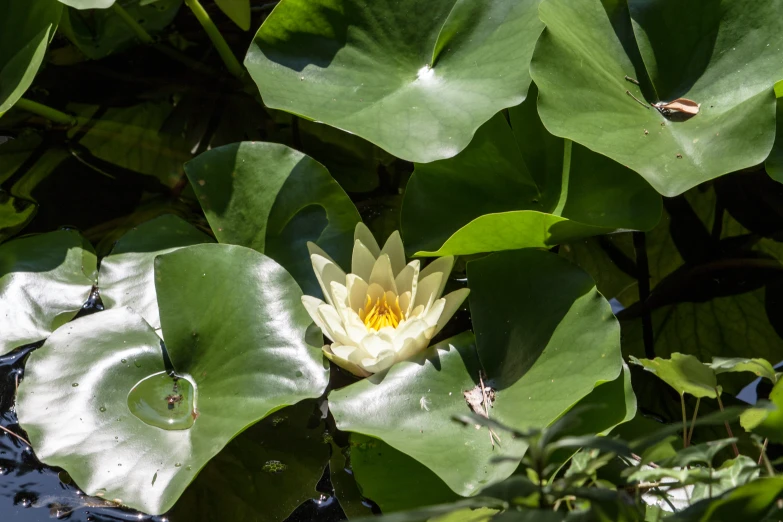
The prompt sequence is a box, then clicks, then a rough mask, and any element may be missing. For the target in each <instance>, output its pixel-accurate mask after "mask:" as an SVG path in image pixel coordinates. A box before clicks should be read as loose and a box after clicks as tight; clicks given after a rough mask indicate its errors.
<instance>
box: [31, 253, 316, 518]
mask: <svg viewBox="0 0 783 522" xmlns="http://www.w3.org/2000/svg"><path fill="white" fill-rule="evenodd" d="M156 286H157V294H158V301H159V304H160V313H161V322H162V325H163V333H164V336H165V338H166V343H167V346H166V347H167V350H168V354H169V356H170V359H171V361H172V363H173V365H174V369H175V370H176V372H177V375H179V376H181V377H182V378H180V379H179V380H178V381H177V388H175V387H174V382H173V380H172V379H171V378H169V377H168V376H166V375H165V374H160V373H159V372H163V371H164V369H165V366H164V359H163V352H162V350H161V341H160V338H159V337H158V336H157V335H156V333H155V331H154V330H153V329H152V327H150V326H149V325H148V324H147V323H146V322H145V321H144V320H143V319H142V318H141V317H140V316H138V315H136V314H135V313H134V312H132V311H131V310H129V309H127V308H118V309H114V310H107V311H105V312H100V313H98V314H94V315H91V316H88V317H84V318H82V319H78V320H76V321H74V322H72V323H70V324H68V325H65V326H63V327H62V328H60V329H59V330H58V331H57V332H55V334H54V335H52V336H51V337H50V338H49V340H48V341H47V343H46V344H45V345H44V346H43V347H42V348H41V349H39V350H37V351H36V352H33V354H32V355H31V357H30V359H29V361H28V363H27V373H26V377H25V380H24V382H23V384H22V385H21V386H20V390H19V392H20V394H19V403H18V412H19V420H20V423H21V424H22V426H23V427H24V428H25V429H26V430H27V432H28V434H29V435H30V439H31V442H32V443H33V447H34V449H35V451H36V454H37V455H38V457H39V458H40V459H41V460H42V461H43V462H45V463H47V464H50V465H53V466H59V467H62V468H64V469H66V470H67V471H68V472H69V474H70V475H71V477H73V479H74V481H75V482H76V483H77V484H78V485H79V486H80V488H82V489H83V490H85V491H86V492H87V493H88V494H93V495H94V494H102V495H103V496H105V497H106V498H111V499H114V498H119V499H121V501H122V502H123V503H124V504H126V505H129V506H131V507H134V508H137V509H140V510H142V511H145V512H148V513H156V514H157V513H162V512H164V511H166V510H168V509H169V508H170V507H171V506H172V505H173V504H174V502H175V501H176V500H177V498H178V497H179V496H180V495H181V494H182V492H183V491H184V490H185V488H186V487H187V485H188V484H189V483H190V482H191V481H192V480H193V478H194V477H195V476H196V474H197V473H198V472H199V470H200V469H201V468H202V467H203V466H204V465H205V464H206V463H207V461H208V460H209V459H211V458H212V457H213V456H215V455H216V454H217V453H218V452H219V451H220V450H221V449H223V447H224V446H225V445H226V444H227V443H228V442H229V441H230V440H231V439H232V438H233V437H234V436H236V435H237V434H238V433H239V432H241V431H243V430H244V429H246V428H247V427H248V426H250V425H252V424H254V423H255V422H256V421H258V420H260V419H262V418H264V417H265V416H267V415H269V414H270V413H272V412H274V411H276V410H278V409H280V408H282V407H284V406H286V405H291V404H294V403H296V402H298V401H300V400H302V399H305V398H314V397H317V396H319V395H320V394H321V393H322V392H323V390H324V388H325V387H326V383H327V371H326V370H325V368H324V366H323V362H322V355H321V351H320V348H319V347H314V346H309V345H308V344H307V343H306V342H305V335H306V331H307V328H308V326H309V324H310V319H309V316H308V315H307V313H306V312H305V311H304V310H303V309H302V307H301V303H300V302H299V299H300V295H301V292H300V290H299V288H298V287H297V285H296V283H295V282H294V280H293V279H292V278H291V276H290V275H288V274H287V273H286V272H285V270H283V269H282V268H281V267H280V266H279V265H277V264H276V263H274V262H273V261H272V260H270V259H269V258H267V257H265V256H263V255H261V254H259V253H258V252H255V251H253V250H250V249H246V248H243V247H237V246H228V245H210V244H207V245H197V246H192V247H186V248H183V249H180V250H177V251H176V252H173V253H170V254H166V255H164V256H160V257H159V258H158V260H157V262H156ZM151 376H155V377H154V379H157V380H159V384H158V385H154V384H153V385H150V386H152V388H151V389H150V388H148V385H147V384H139V383H140V381H142V379H147V378H151ZM145 382H153V383H154V382H155V381H145ZM137 385H138V386H137ZM132 389H133V390H134V391H133V393H130V392H131V390H132ZM189 389H191V390H193V391H188V390H189ZM178 395H179V396H181V399H179V400H178V399H177V397H178ZM188 396H190V397H192V398H193V399H192V401H189V400H188ZM129 404H131V405H133V406H132V407H133V408H134V410H135V411H137V412H139V413H138V416H137V414H134V413H133V412H132V411H131V406H129ZM153 412H154V414H153ZM169 418H172V419H173V420H176V421H177V424H176V425H177V426H178V427H181V428H186V427H187V425H188V424H191V423H192V426H191V427H190V428H186V429H176V430H174V429H162V428H160V427H157V426H156V425H154V424H158V425H161V423H163V424H162V425H167V424H165V422H167V421H168V419H169ZM77 419H78V420H77ZM142 419H144V420H142ZM150 422H153V424H150Z"/></svg>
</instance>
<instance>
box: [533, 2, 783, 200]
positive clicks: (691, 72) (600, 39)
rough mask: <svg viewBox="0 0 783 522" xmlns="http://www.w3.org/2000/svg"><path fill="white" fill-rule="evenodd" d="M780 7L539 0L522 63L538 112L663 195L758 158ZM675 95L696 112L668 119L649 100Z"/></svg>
mask: <svg viewBox="0 0 783 522" xmlns="http://www.w3.org/2000/svg"><path fill="white" fill-rule="evenodd" d="M781 8H783V4H781V2H780V1H779V0H773V1H770V2H764V3H763V4H759V3H758V2H755V1H753V0H694V1H692V2H688V3H687V4H683V3H682V2H678V1H677V0H653V1H649V0H629V1H628V11H626V12H622V10H620V11H617V12H607V9H605V8H604V6H603V5H602V2H601V0H544V2H542V4H541V9H540V16H541V19H542V20H543V21H544V23H545V24H546V26H547V29H546V30H545V31H544V33H543V35H542V36H541V39H540V40H539V42H538V45H537V46H536V52H535V53H534V55H533V59H532V62H531V74H532V77H533V80H534V81H535V82H536V84H537V85H538V87H539V89H540V91H541V92H540V96H539V102H538V108H539V112H540V114H541V119H542V120H543V122H544V125H546V127H547V129H549V131H550V132H552V133H553V134H555V135H557V136H562V137H565V138H569V139H572V140H574V141H576V142H578V143H581V144H582V145H584V146H586V147H588V148H590V149H592V150H594V151H596V152H599V153H601V154H605V155H606V156H609V157H610V158H612V159H614V160H615V161H617V162H619V163H621V164H623V165H627V166H628V167H629V168H631V169H633V170H635V171H636V172H638V173H639V174H641V175H642V176H643V177H644V178H645V179H647V181H649V182H650V184H651V185H652V186H653V187H655V189H656V190H658V192H660V193H661V194H663V195H666V196H674V195H677V194H681V193H682V192H685V191H686V190H688V189H689V188H691V187H694V186H696V185H698V184H699V183H702V182H704V181H707V180H710V179H713V178H716V177H718V176H721V175H723V174H726V173H729V172H733V171H737V170H741V169H743V168H747V167H751V166H753V165H757V164H760V163H763V162H764V160H765V159H766V158H767V156H768V154H769V152H770V150H771V148H772V144H773V141H774V139H775V94H774V92H773V85H774V83H775V82H776V81H777V80H779V79H780V78H781V76H783V64H782V63H781V61H780V48H781V46H782V45H783V18H781V17H780V16H779V14H780V11H781ZM618 35H619V36H618ZM626 76H628V77H630V78H633V79H635V80H638V82H639V83H640V85H635V84H634V83H632V82H631V81H628V80H626V79H625V78H626ZM627 93H630V94H627ZM633 97H636V98H637V100H634V99H633ZM676 98H687V99H690V100H693V101H694V102H696V103H698V104H700V109H699V112H698V114H697V115H695V116H693V117H690V118H681V117H678V116H677V115H674V116H671V117H666V116H664V115H663V114H662V113H661V112H659V111H658V110H656V109H655V108H652V107H650V105H649V104H650V103H656V102H670V101H672V100H674V99H676ZM683 120H684V121H683Z"/></svg>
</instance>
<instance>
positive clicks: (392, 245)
mask: <svg viewBox="0 0 783 522" xmlns="http://www.w3.org/2000/svg"><path fill="white" fill-rule="evenodd" d="M383 254H387V255H388V256H389V259H390V260H391V267H392V272H393V273H394V275H395V276H397V275H398V274H399V273H400V272H402V269H403V268H405V248H404V247H403V246H402V238H400V233H399V232H398V231H397V230H395V231H394V232H393V233H392V235H390V236H389V239H387V240H386V243H385V244H384V245H383V248H382V249H381V255H383Z"/></svg>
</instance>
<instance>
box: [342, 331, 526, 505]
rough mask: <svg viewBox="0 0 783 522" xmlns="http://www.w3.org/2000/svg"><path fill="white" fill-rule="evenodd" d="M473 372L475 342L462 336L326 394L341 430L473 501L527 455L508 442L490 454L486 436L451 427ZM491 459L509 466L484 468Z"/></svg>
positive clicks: (462, 410) (464, 407)
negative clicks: (412, 462)
mask: <svg viewBox="0 0 783 522" xmlns="http://www.w3.org/2000/svg"><path fill="white" fill-rule="evenodd" d="M479 369H480V368H479V362H478V357H477V354H476V349H475V342H474V338H473V335H472V334H470V333H464V334H461V335H459V336H457V337H452V338H451V339H448V340H446V341H443V342H441V343H439V344H437V345H435V346H431V347H430V348H428V349H427V350H425V351H424V352H422V353H420V354H419V355H418V356H416V357H414V358H412V359H411V360H409V361H404V362H401V363H397V364H395V365H394V366H392V367H391V369H389V370H388V372H382V373H377V374H374V375H373V376H371V377H368V378H366V379H364V380H361V381H359V382H357V383H355V384H352V385H351V386H348V387H346V388H343V389H340V390H335V391H333V392H331V393H330V394H329V407H330V409H331V411H332V414H333V415H334V418H335V420H336V422H337V427H338V428H339V429H341V430H343V431H352V432H357V433H362V434H365V435H369V436H371V437H375V438H379V439H381V440H383V441H384V442H385V443H386V444H388V445H389V446H391V447H392V448H394V449H397V450H399V451H401V452H402V453H405V454H407V455H409V456H410V457H413V458H414V459H416V460H417V461H419V462H420V463H422V464H424V465H425V466H426V467H428V468H429V469H431V470H432V471H433V472H434V473H435V474H436V475H437V476H438V477H440V479H441V480H443V481H444V482H445V483H446V484H447V485H448V486H449V487H450V488H451V489H452V490H453V491H455V492H456V493H458V494H460V495H463V496H468V495H472V494H474V493H476V492H478V491H479V490H480V489H482V488H483V487H484V486H486V485H488V484H489V483H494V482H497V481H500V480H503V479H505V478H506V477H508V476H509V475H511V473H513V471H514V469H516V466H517V463H518V460H519V459H521V457H522V455H523V454H524V451H525V449H526V446H525V445H524V444H523V443H521V442H518V441H514V440H512V439H509V440H508V441H506V440H505V439H504V444H503V447H502V448H493V446H492V443H491V441H490V435H489V433H488V432H487V430H486V429H483V430H475V429H473V427H472V426H468V427H466V426H463V425H462V424H459V423H457V422H454V420H453V419H452V417H453V416H455V415H468V414H470V412H471V410H470V407H469V406H468V404H467V403H466V401H465V398H464V396H463V392H465V391H469V390H472V389H474V388H475V387H476V385H477V384H478V382H479ZM497 455H503V456H507V457H509V460H506V461H503V462H500V463H492V462H490V460H491V459H492V457H495V456H497ZM515 460H516V461H515ZM455 462H459V463H460V465H459V466H455V465H454V463H455ZM359 480H361V479H359Z"/></svg>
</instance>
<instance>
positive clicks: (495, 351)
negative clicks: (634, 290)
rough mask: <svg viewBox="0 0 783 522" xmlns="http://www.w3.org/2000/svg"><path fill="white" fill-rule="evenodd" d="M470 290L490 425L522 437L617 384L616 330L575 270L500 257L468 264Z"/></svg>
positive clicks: (533, 255) (520, 255)
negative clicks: (493, 395) (490, 396)
mask: <svg viewBox="0 0 783 522" xmlns="http://www.w3.org/2000/svg"><path fill="white" fill-rule="evenodd" d="M468 282H469V286H470V289H471V295H470V309H471V313H472V317H473V328H474V331H475V332H476V342H477V346H478V353H479V357H480V359H481V364H482V366H483V368H484V370H485V371H486V373H487V376H488V378H489V381H490V383H491V385H492V386H493V387H494V388H495V389H496V390H497V400H496V402H495V405H494V407H493V409H492V417H493V418H495V419H496V420H498V421H500V422H501V423H503V424H505V425H507V426H509V427H512V428H515V429H517V430H520V431H523V430H527V429H531V428H544V427H546V426H548V425H549V424H551V423H552V422H553V421H555V420H556V419H557V418H559V417H560V416H561V415H562V414H563V413H564V412H566V411H568V410H569V409H570V408H571V407H572V406H574V405H575V404H576V403H578V402H579V401H581V400H582V399H584V398H586V397H588V396H589V395H590V394H591V393H592V392H593V391H594V390H595V389H596V387H597V386H598V385H601V384H602V383H608V382H610V381H615V380H616V379H617V378H618V377H620V375H621V371H622V369H623V362H622V357H621V355H620V326H619V324H618V323H617V320H616V319H615V317H614V315H613V314H612V311H611V307H610V306H609V303H608V302H607V301H606V299H604V298H603V297H602V296H601V295H600V294H599V293H598V291H597V290H596V289H595V283H594V282H593V280H592V279H591V278H590V276H589V275H587V273H585V272H583V271H582V270H580V269H579V268H577V267H576V266H574V265H572V264H571V263H569V262H568V261H566V260H564V259H562V258H560V257H559V256H557V255H555V254H551V253H549V252H544V251H540V250H534V249H525V250H518V251H512V252H501V253H496V254H493V255H491V256H487V257H485V258H482V259H479V260H476V261H471V262H470V263H468ZM618 388H619V387H618ZM599 389H600V388H599ZM596 391H597V390H596ZM618 392H619V393H617V394H616V395H617V397H618V398H619V397H625V394H624V393H623V392H620V391H619V389H618ZM620 400H622V401H625V399H620ZM623 413H625V412H623ZM604 414H605V415H607V417H606V419H601V420H605V421H607V424H606V426H607V427H609V426H611V425H612V424H614V423H615V420H617V419H615V415H616V414H617V412H604ZM595 415H596V416H601V414H600V413H597V412H596V413H595ZM610 419H615V420H612V421H611V422H608V421H609V420H610ZM596 421H598V419H596Z"/></svg>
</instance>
